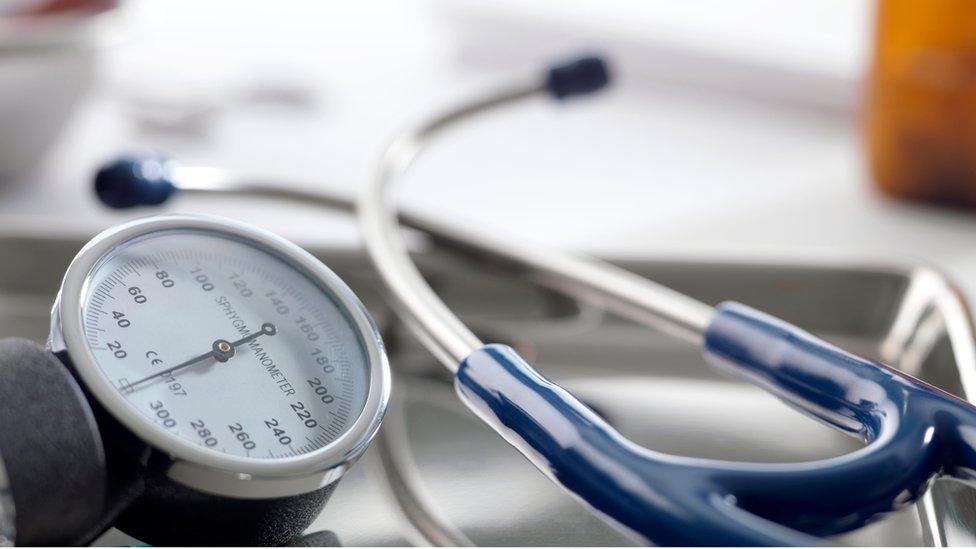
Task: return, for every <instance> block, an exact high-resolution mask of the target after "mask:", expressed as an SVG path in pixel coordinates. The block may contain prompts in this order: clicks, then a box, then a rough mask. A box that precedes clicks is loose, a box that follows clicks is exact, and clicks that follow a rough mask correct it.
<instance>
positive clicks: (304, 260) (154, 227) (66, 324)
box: [49, 214, 390, 499]
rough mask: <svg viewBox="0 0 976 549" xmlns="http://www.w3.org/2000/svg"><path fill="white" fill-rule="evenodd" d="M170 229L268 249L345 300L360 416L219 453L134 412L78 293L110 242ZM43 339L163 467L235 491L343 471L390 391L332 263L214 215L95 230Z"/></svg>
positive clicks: (253, 493) (286, 486)
mask: <svg viewBox="0 0 976 549" xmlns="http://www.w3.org/2000/svg"><path fill="white" fill-rule="evenodd" d="M168 230H193V231H201V232H209V233H212V234H217V235H223V236H228V237H231V238H234V239H237V240H239V241H242V242H244V243H245V244H249V245H252V246H255V247H258V248H260V249H261V250H263V251H265V252H267V253H270V254H272V255H274V256H276V257H277V258H279V259H281V260H282V261H284V262H285V263H287V264H288V265H289V266H291V267H293V268H295V269H298V270H300V271H301V272H302V273H303V274H305V275H306V276H307V277H308V278H309V279H311V280H312V281H314V282H315V283H316V284H317V285H318V286H319V287H320V288H321V289H322V291H324V292H326V293H328V294H330V295H331V296H332V297H333V298H334V299H335V301H336V302H337V303H338V304H339V305H340V306H341V307H342V308H343V310H344V312H345V313H346V314H347V315H348V317H349V319H350V320H351V323H352V325H353V327H354V328H355V331H356V332H357V335H358V336H359V338H360V340H361V343H362V345H363V346H364V352H365V355H366V359H367V361H366V362H367V363H366V366H367V368H368V393H367V396H366V403H365V406H364V407H363V410H362V412H361V413H360V415H359V417H358V418H356V419H355V421H353V423H352V424H351V425H350V426H349V428H348V429H347V430H346V431H345V432H344V433H342V434H341V435H340V436H339V437H338V438H337V439H336V440H334V441H332V442H331V443H329V444H327V445H326V446H324V447H322V448H318V449H316V450H313V451H311V452H308V453H305V454H301V455H297V456H289V457H283V458H274V459H267V458H253V457H245V456H234V455H228V454H222V453H218V452H214V451H212V450H208V449H205V448H202V447H200V446H197V445H194V444H192V443H190V442H188V441H186V440H183V439H180V438H177V437H172V436H169V435H168V434H167V433H165V432H164V431H163V430H161V429H160V428H159V427H158V426H157V425H155V424H154V423H153V422H152V421H150V420H148V419H147V418H146V417H144V416H142V415H141V414H139V413H137V412H136V411H135V410H133V409H132V407H131V406H130V405H129V404H128V403H127V402H126V400H125V398H124V397H123V396H122V395H121V394H120V393H119V392H118V391H117V389H116V388H115V387H114V386H113V385H112V384H111V382H110V381H109V380H108V379H107V378H106V377H105V375H104V374H103V373H102V372H101V371H100V369H99V367H98V365H97V362H96V359H95V357H94V356H93V354H92V351H91V349H90V348H89V345H88V343H87V341H86V339H85V336H84V331H83V318H82V300H83V297H84V295H85V293H86V291H87V288H88V286H89V284H90V280H91V276H92V274H93V269H94V268H95V267H96V266H97V264H98V262H99V260H100V259H101V258H103V257H104V256H105V255H106V254H108V253H109V252H111V251H112V250H113V249H115V248H116V247H118V246H120V245H122V244H124V243H126V242H128V241H130V240H133V239H137V238H140V237H143V236H146V235H151V234H154V233H157V232H160V231H168ZM49 347H50V349H51V350H52V351H53V352H56V353H63V354H65V355H66V356H67V357H68V359H69V360H70V363H71V366H72V367H73V368H74V370H75V372H76V373H77V376H78V377H79V381H81V383H82V384H83V385H84V386H85V388H86V389H87V390H88V392H89V393H90V394H91V395H92V396H93V397H94V399H95V400H96V401H97V402H98V404H100V405H101V406H102V407H103V408H104V409H105V410H106V411H107V412H108V413H109V414H111V416H112V417H114V418H115V419H116V420H117V421H118V422H119V423H120V424H122V426H124V427H125V428H126V429H128V430H129V431H130V432H131V433H132V434H134V435H135V436H136V437H138V438H139V439H140V440H142V441H144V442H145V443H147V444H148V445H150V446H151V447H152V448H154V449H155V450H157V451H159V452H161V453H162V454H164V455H166V456H168V457H169V458H170V460H171V462H170V465H169V467H168V470H167V472H166V473H167V475H168V477H169V478H171V479H172V480H174V481H176V482H178V483H180V484H183V485H186V486H189V487H191V488H194V489H196V490H200V491H203V492H208V493H213V494H218V495H222V496H229V497H236V498H255V499H259V498H273V497H284V496H291V495H297V494H303V493H307V492H311V491H313V490H316V489H319V488H321V487H323V486H326V485H329V484H331V483H333V482H335V481H336V480H338V479H339V477H341V476H342V475H343V474H344V473H345V471H346V470H347V469H348V468H349V466H350V465H351V464H352V463H354V462H355V461H356V459H358V458H359V457H360V456H361V455H362V453H363V452H364V451H365V450H366V447H367V446H368V445H369V442H370V441H371V440H372V438H373V437H374V436H375V435H376V432H377V430H378V429H379V426H380V422H381V421H382V418H383V414H384V412H385V410H386V406H387V402H388V400H389V394H390V368H389V364H388V361H387V358H386V353H385V351H384V347H383V342H382V340H381V338H380V335H379V331H378V330H377V328H376V326H375V324H374V323H373V321H372V319H371V318H370V316H369V314H368V313H367V312H366V309H365V307H364V306H363V305H362V303H361V302H360V301H359V299H358V298H357V297H356V295H355V294H354V293H353V292H352V290H351V289H349V287H348V286H347V285H346V284H345V282H343V281H342V280H341V279H340V278H339V277H338V276H337V275H336V274H335V273H334V272H333V271H332V270H331V269H329V268H328V267H326V266H325V265H323V264H322V263H321V262H320V261H319V260H318V259H316V258H315V257H313V256H312V255H311V254H309V253H308V252H306V251H305V250H303V249H302V248H300V247H298V246H296V245H295V244H293V243H291V242H289V241H287V240H285V239H283V238H281V237H279V236H277V235H274V234H272V233H270V232H267V231H264V230H261V229H258V228H256V227H253V226H250V225H247V224H245V223H241V222H238V221H234V220H230V219H226V218H220V217H216V216H203V215H185V214H172V215H161V216H153V217H148V218H142V219H137V220H134V221H130V222H128V223H124V224H121V225H118V226H116V227H113V228H111V229H109V230H106V231H104V232H102V233H101V234H99V235H97V236H96V237H95V238H93V239H92V240H91V241H90V242H89V243H88V244H87V245H86V246H85V247H84V248H82V249H81V251H80V252H79V253H78V255H77V256H75V258H74V260H73V261H72V262H71V264H70V266H69V267H68V270H67V272H66V274H65V277H64V280H63V282H62V284H61V289H60V291H59V292H58V296H57V298H56V300H55V303H54V308H53V311H52V315H51V335H50V339H49Z"/></svg>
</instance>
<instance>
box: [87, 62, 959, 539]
mask: <svg viewBox="0 0 976 549" xmlns="http://www.w3.org/2000/svg"><path fill="white" fill-rule="evenodd" d="M607 82H608V73H607V69H606V67H605V65H604V62H603V61H602V60H600V59H598V58H583V59H578V60H575V61H572V62H570V63H567V64H564V65H559V66H556V67H553V68H551V69H550V70H549V71H548V72H547V73H546V74H545V76H544V77H543V78H541V79H537V80H531V81H528V82H522V83H517V84H516V85H514V86H511V87H507V88H504V89H503V90H501V91H496V92H493V93H490V94H488V95H487V96H485V97H483V98H481V99H477V100H474V101H471V102H469V103H466V104H462V105H460V106H459V107H456V108H453V109H449V110H446V111H444V112H443V113H441V114H440V115H438V116H435V117H432V118H431V119H430V120H429V121H427V122H426V123H425V124H422V125H420V126H418V127H417V128H415V129H413V130H410V131H407V132H404V133H402V134H400V135H399V136H398V137H397V138H396V139H395V140H394V141H393V142H392V143H391V144H390V146H389V147H388V148H387V149H386V152H385V154H384V155H383V157H382V158H381V160H380V161H379V163H378V165H377V168H376V172H375V174H374V177H373V178H372V179H371V180H370V181H369V182H368V184H366V186H365V187H364V188H363V191H362V193H361V195H360V197H359V199H358V201H356V202H353V201H352V200H349V199H347V198H344V197H342V196H338V195H331V194H327V193H323V192H318V191H316V192H312V191H306V190H302V189H300V188H298V187H288V186H277V185H271V184H260V183H252V182H248V181H245V180H241V179H238V178H235V177H233V176H232V175H230V174H227V173H226V172H223V171H221V170H217V169H213V168H202V167H186V166H180V165H178V164H176V163H175V162H172V161H169V160H166V159H161V158H146V157H129V158H123V159H120V160H118V161H116V162H114V163H112V164H110V165H107V166H106V167H105V168H103V169H102V170H101V171H100V172H99V174H98V177H97V181H96V190H97V192H98V195H99V197H100V198H101V199H102V200H103V201H104V202H105V203H106V204H108V205H109V206H113V207H116V208H127V207H133V206H140V205H156V204H162V203H164V202H165V201H166V200H167V199H168V198H170V197H171V196H172V195H174V194H175V193H176V191H180V192H182V193H185V194H187V193H188V194H220V193H224V194H226V193H234V194H239V195H247V196H254V197H261V198H273V199H279V200H282V201H290V202H295V203H303V204H316V205H320V206H324V207H328V208H338V209H342V210H347V211H355V212H356V214H357V215H358V217H359V220H360V227H361V229H362V232H363V237H364V241H365V244H366V248H367V250H368V251H369V255H370V257H371V259H372V261H373V263H374V265H375V267H376V269H377V270H378V272H379V273H380V275H381V276H382V279H383V280H384V282H385V284H386V286H387V288H388V290H389V293H390V296H391V298H392V301H393V303H394V308H395V310H396V312H397V313H398V315H399V316H400V318H401V319H402V320H403V321H404V322H405V323H406V325H407V326H408V327H409V328H410V329H411V330H412V331H413V332H414V333H415V334H416V335H417V337H418V338H419V339H420V340H421V341H422V342H423V344H424V345H425V346H426V347H427V348H428V349H429V350H430V351H431V353H433V355H434V356H435V357H436V358H437V359H438V360H439V361H440V362H441V363H443V364H444V365H445V366H446V367H447V368H448V369H449V370H450V371H451V372H452V373H453V374H454V385H455V388H456V390H457V393H458V395H459V397H460V398H461V399H462V400H463V401H464V402H465V403H466V404H467V405H468V406H469V407H470V408H471V409H472V410H474V411H475V413H476V414H477V415H478V416H480V418H481V419H482V420H483V421H484V422H485V423H487V424H489V425H491V426H492V428H494V429H495V431H496V432H497V433H498V434H499V435H500V436H502V437H503V438H505V439H506V440H507V441H508V442H509V443H510V444H511V445H512V446H514V447H515V448H517V449H518V450H519V451H520V452H521V453H522V454H523V455H525V456H526V457H527V458H528V459H529V460H530V461H531V462H532V463H533V464H534V465H535V466H536V468H538V469H539V470H540V471H541V472H542V473H544V474H545V475H547V476H548V477H549V478H550V479H551V480H552V481H553V482H555V483H556V484H558V485H560V486H562V487H563V488H564V489H566V490H567V491H568V492H569V493H571V494H572V495H574V496H575V497H576V498H577V499H579V500H580V501H582V502H585V503H586V504H587V505H588V506H589V507H590V508H591V509H592V510H593V511H594V512H596V513H597V514H598V515H599V516H601V517H603V518H605V519H606V520H607V521H609V522H611V523H613V524H616V525H619V526H621V527H623V528H624V529H625V530H627V531H629V532H631V533H632V534H633V535H634V536H635V537H636V538H637V539H639V540H640V541H643V542H648V543H656V544H666V545H814V544H820V543H822V540H820V539H819V537H820V536H830V535H834V534H839V533H842V532H846V531H850V530H853V529H856V528H859V527H861V526H863V525H865V524H867V523H869V522H871V521H873V520H875V519H878V518H879V517H880V516H881V515H882V514H884V513H887V512H891V511H894V510H897V509H899V508H902V507H904V506H906V505H909V504H911V503H912V502H914V501H915V500H916V499H917V498H919V497H920V496H921V495H922V494H924V492H925V490H926V488H927V487H928V485H929V484H930V482H932V481H933V479H935V478H936V477H940V476H945V477H954V478H957V479H960V480H963V481H970V480H973V476H974V473H973V469H974V468H976V408H974V407H973V406H972V405H971V404H969V403H967V402H965V401H963V400H961V399H959V398H956V397H954V396H952V395H950V394H948V393H946V392H944V391H942V390H940V389H938V388H935V387H933V386H931V385H929V384H927V383H925V382H922V381H920V380H918V379H915V378H913V377H911V376H909V375H906V374H904V373H901V372H899V371H896V370H894V369H892V368H890V367H888V366H885V365H883V364H880V363H877V362H873V361H869V360H865V359H863V358H860V357H857V356H855V355H853V354H850V353H847V352H845V351H843V350H841V349H838V348H837V347H835V346H833V345H831V344H829V343H826V342H824V341H822V340H820V339H817V338H816V337H814V336H812V335H811V334H809V333H807V332H805V331H803V330H801V329H799V328H796V327H794V326H791V325H790V324H788V323H786V322H783V321H781V320H778V319H776V318H773V317H771V316H768V315H766V314H763V313H761V312H759V311H756V310H753V309H751V308H749V307H747V306H745V305H741V304H738V303H731V302H727V303H722V304H720V305H718V306H717V307H714V308H713V307H711V306H709V305H707V304H705V303H702V302H699V301H697V300H695V299H692V298H690V297H688V296H685V295H682V294H679V293H677V292H674V291H672V290H670V289H668V288H666V287H663V286H661V285H658V284H655V283H654V282H652V281H650V280H647V279H645V278H642V277H639V276H636V275H634V274H632V273H629V272H627V271H624V270H622V269H619V268H617V267H614V266H612V265H609V264H606V263H604V262H601V261H598V260H595V259H591V258H583V257H579V256H574V255H569V254H563V253H559V252H556V251H553V250H543V249H537V248H534V247H532V246H529V245H526V244H523V243H521V242H516V241H514V240H511V239H503V238H498V237H496V236H493V235H491V234H486V233H485V232H479V231H477V230H476V228H472V227H460V226H455V225H445V224H442V223H438V222H436V221H434V220H430V219H427V218H422V217H417V216H413V215H408V214H404V213H402V212H400V211H399V210H398V208H397V206H396V202H395V197H394V194H393V190H394V184H395V183H396V182H397V181H398V180H399V179H400V178H401V177H402V176H403V175H404V173H405V172H406V171H407V170H408V168H409V166H410V164H411V163H412V161H413V160H415V159H416V158H417V157H418V156H419V154H420V153H421V152H422V151H423V150H424V149H425V147H426V146H427V145H428V144H429V143H430V142H432V141H433V140H434V139H435V138H437V137H439V136H441V135H442V134H444V133H447V132H448V131H449V130H452V129H454V128H456V127H457V126H458V125H459V124H462V123H464V122H467V121H469V120H472V119H474V118H476V117H478V116H479V115H481V114H484V113H487V112H491V111H495V110H498V109H500V108H501V107H505V106H508V105H511V104H514V103H518V102H521V101H523V100H528V99H532V98H536V97H538V96H542V95H549V96H550V97H552V98H555V99H557V100H563V99H567V98H571V97H574V96H578V95H585V94H589V93H591V92H595V91H597V90H599V89H601V88H603V87H604V86H605V85H606V84H607ZM401 225H402V226H407V227H411V228H413V229H417V230H420V231H423V232H425V233H427V234H428V235H430V236H431V237H432V238H433V239H434V240H435V241H437V242H438V243H440V244H444V245H447V246H450V247H452V248H455V249H460V250H464V251H466V252H468V253H474V254H477V255H478V256H480V257H482V258H485V259H491V260H493V261H499V262H503V263H505V264H507V265H509V266H511V267H515V268H517V269H519V270H520V271H521V272H523V273H524V274H525V275H526V276H527V277H529V278H530V279H531V280H533V281H534V282H536V283H539V284H542V285H545V286H547V287H550V288H553V289H556V290H559V291H562V292H565V293H567V294H569V295H572V296H573V297H576V298H579V299H581V300H584V301H587V302H590V303H593V304H596V305H599V306H601V307H605V308H607V309H609V310H612V311H614V312H616V313H618V314H621V315H624V316H626V317H629V318H631V319H633V320H635V321H637V322H640V323H643V324H645V325H647V326H649V327H652V328H655V329H661V330H665V331H667V332H669V333H671V334H673V335H675V336H678V337H680V338H682V339H685V340H686V341H688V342H689V343H692V344H695V345H701V347H702V349H703V353H704V357H705V359H706V361H707V362H708V363H710V364H711V365H713V366H715V367H716V368H719V369H720V370H722V371H725V372H728V373H730V374H733V375H735V376H738V377H742V378H745V379H747V380H749V381H751V382H752V383H754V384H756V385H758V386H760V387H761V388H763V389H765V390H767V391H769V392H771V393H773V394H775V395H777V396H778V397H779V398H781V399H782V400H783V401H785V402H786V403H788V404H790V405H791V406H793V407H795V408H797V409H798V410H800V411H802V412H805V413H806V414H808V415H810V416H812V417H814V418H816V419H818V420H820V421H821V422H823V423H826V424H828V425H830V426H833V427H834V428H836V429H839V430H841V431H844V432H846V433H848V434H850V435H852V436H855V437H858V438H860V439H861V440H863V441H864V442H865V443H866V446H865V447H863V448H861V449H859V450H857V451H855V452H852V453H849V454H846V455H842V456H838V457H833V458H828V459H822V460H817V461H808V462H802V463H783V464H771V463H742V462H727V461H718V460H710V459H696V458H688V457H679V456H672V455H668V454H663V453H659V452H655V451H653V450H651V449H647V448H643V447H640V446H638V445H636V444H634V443H632V442H631V441H629V440H627V439H626V438H625V437H623V436H622V435H621V434H620V433H618V432H617V431H615V430H614V429H613V428H612V427H611V426H610V425H608V424H607V423H606V422H605V421H604V420H603V419H601V417H600V416H598V415H597V414H595V413H594V412H593V411H591V410H590V409H589V408H588V407H587V406H585V405H584V404H583V403H581V402H580V401H579V400H578V399H576V398H575V397H574V396H573V395H571V394H570V393H569V392H567V391H566V390H564V389H562V388H561V387H559V386H558V385H556V384H554V383H552V382H551V381H549V380H548V379H546V378H545V377H543V376H542V375H541V374H540V373H539V372H537V371H536V370H535V369H534V368H533V367H532V366H531V365H529V364H528V363H527V362H526V361H525V360H523V359H522V358H521V357H520V356H519V355H518V354H517V353H516V351H514V350H513V349H512V348H510V347H507V346H504V345H498V344H488V345H485V344H484V343H483V342H482V341H480V340H479V339H478V337H477V336H475V334H474V333H473V332H472V331H471V330H470V329H468V328H467V327H466V326H465V325H464V324H463V323H462V322H461V321H460V320H459V319H458V318H457V317H456V316H455V315H454V314H453V313H452V312H451V310H450V309H448V307H447V306H446V305H445V304H444V303H443V301H441V300H440V298H439V297H438V296H437V295H436V294H435V292H434V291H433V289H432V288H431V287H430V286H429V285H428V284H427V282H426V281H425V280H424V278H423V277H422V276H421V274H420V271H419V270H418V269H417V267H416V266H415V264H414V263H413V261H412V260H411V258H410V256H409V254H408V252H407V248H406V246H405V244H404V241H403V240H402V238H401V235H400V229H401ZM650 420H652V419H649V421H650Z"/></svg>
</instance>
